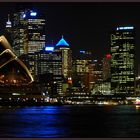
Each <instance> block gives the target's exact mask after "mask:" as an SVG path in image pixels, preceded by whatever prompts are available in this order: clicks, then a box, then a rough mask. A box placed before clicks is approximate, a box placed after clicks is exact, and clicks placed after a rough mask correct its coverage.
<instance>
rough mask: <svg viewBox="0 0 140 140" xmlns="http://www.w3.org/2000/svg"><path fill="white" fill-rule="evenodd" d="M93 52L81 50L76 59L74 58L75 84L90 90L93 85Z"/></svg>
mask: <svg viewBox="0 0 140 140" xmlns="http://www.w3.org/2000/svg"><path fill="white" fill-rule="evenodd" d="M92 57H93V53H92V52H91V51H85V50H81V51H80V52H79V54H78V57H77V58H76V60H73V79H74V80H73V81H74V84H73V85H74V86H79V87H81V88H84V90H90V89H91V88H92V86H93V69H94V64H93V63H92Z"/></svg>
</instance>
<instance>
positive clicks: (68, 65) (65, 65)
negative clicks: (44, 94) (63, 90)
mask: <svg viewBox="0 0 140 140" xmlns="http://www.w3.org/2000/svg"><path fill="white" fill-rule="evenodd" d="M56 48H57V50H60V51H61V52H62V74H63V76H64V78H65V79H66V80H67V79H68V78H70V77H71V74H72V51H71V49H70V47H69V44H68V43H67V42H66V41H65V39H64V37H63V36H62V38H61V39H60V41H59V42H58V43H57V44H56Z"/></svg>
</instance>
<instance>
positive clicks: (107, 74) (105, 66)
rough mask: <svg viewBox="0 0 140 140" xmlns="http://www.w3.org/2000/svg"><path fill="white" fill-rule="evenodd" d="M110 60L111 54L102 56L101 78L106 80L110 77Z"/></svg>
mask: <svg viewBox="0 0 140 140" xmlns="http://www.w3.org/2000/svg"><path fill="white" fill-rule="evenodd" d="M110 61H111V54H106V56H105V57H104V58H103V80H104V81H106V80H108V79H110V76H111V74H110V63H111V62H110Z"/></svg>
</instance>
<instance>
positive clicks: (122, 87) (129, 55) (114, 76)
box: [111, 26, 135, 95]
mask: <svg viewBox="0 0 140 140" xmlns="http://www.w3.org/2000/svg"><path fill="white" fill-rule="evenodd" d="M134 35H135V34H134V27H133V26H130V27H117V28H116V30H115V31H114V32H113V33H112V34H111V92H112V93H113V94H125V95H131V94H134V93H135V41H134Z"/></svg>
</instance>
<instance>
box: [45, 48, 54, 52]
mask: <svg viewBox="0 0 140 140" xmlns="http://www.w3.org/2000/svg"><path fill="white" fill-rule="evenodd" d="M45 51H47V52H53V51H54V47H45Z"/></svg>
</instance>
